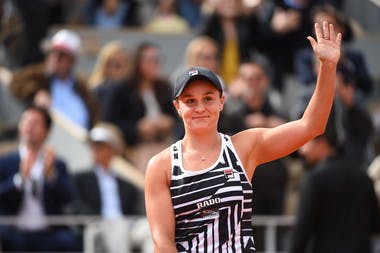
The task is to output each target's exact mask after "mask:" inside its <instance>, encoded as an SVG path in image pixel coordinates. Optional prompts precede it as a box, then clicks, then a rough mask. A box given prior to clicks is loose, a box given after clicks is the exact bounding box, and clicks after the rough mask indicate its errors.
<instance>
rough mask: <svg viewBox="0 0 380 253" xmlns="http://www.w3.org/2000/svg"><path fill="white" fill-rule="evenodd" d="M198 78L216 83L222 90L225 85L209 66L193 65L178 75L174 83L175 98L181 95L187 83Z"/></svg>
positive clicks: (216, 86)
mask: <svg viewBox="0 0 380 253" xmlns="http://www.w3.org/2000/svg"><path fill="white" fill-rule="evenodd" d="M196 80H206V81H208V82H210V83H211V84H212V85H214V86H215V88H217V89H218V90H219V91H220V92H223V85H222V83H221V81H220V78H219V77H218V76H217V75H216V74H215V73H214V72H212V71H211V70H209V69H207V68H202V67H191V68H188V69H186V70H185V71H183V72H181V73H180V74H179V75H178V77H177V80H176V82H175V84H174V99H176V98H178V97H179V96H180V95H181V93H182V91H183V90H184V89H185V87H186V85H187V84H189V83H191V82H193V81H196Z"/></svg>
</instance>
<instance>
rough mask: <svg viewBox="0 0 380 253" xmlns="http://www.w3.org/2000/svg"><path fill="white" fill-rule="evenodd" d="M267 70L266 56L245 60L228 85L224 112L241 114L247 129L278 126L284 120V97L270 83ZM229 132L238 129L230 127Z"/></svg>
mask: <svg viewBox="0 0 380 253" xmlns="http://www.w3.org/2000/svg"><path fill="white" fill-rule="evenodd" d="M258 59H259V58H258ZM268 71H269V66H268V65H267V64H266V63H265V62H264V60H254V61H247V62H244V63H242V64H241V65H240V67H239V72H238V76H237V78H236V80H235V82H234V83H233V84H231V85H230V86H229V91H230V95H231V97H230V99H229V100H227V102H226V108H225V112H226V114H229V115H236V114H238V115H239V116H240V118H241V120H242V124H243V128H244V129H247V128H254V127H275V126H278V125H280V124H283V123H285V119H284V117H282V116H281V115H280V113H279V112H278V108H280V105H281V98H279V95H278V94H277V93H276V91H274V89H273V88H272V87H271V79H270V74H269V73H268ZM237 131H239V130H237ZM230 132H232V133H235V132H236V130H233V129H231V130H230Z"/></svg>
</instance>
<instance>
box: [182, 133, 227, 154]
mask: <svg viewBox="0 0 380 253" xmlns="http://www.w3.org/2000/svg"><path fill="white" fill-rule="evenodd" d="M218 143H220V135H219V133H218V132H217V131H215V132H212V133H208V132H206V133H202V134H198V133H196V134H195V133H194V134H189V133H186V134H185V137H184V138H183V140H182V144H183V148H184V150H186V149H187V150H199V151H200V152H203V151H204V152H206V151H208V150H210V149H212V148H214V147H215V146H216V145H217V144H218Z"/></svg>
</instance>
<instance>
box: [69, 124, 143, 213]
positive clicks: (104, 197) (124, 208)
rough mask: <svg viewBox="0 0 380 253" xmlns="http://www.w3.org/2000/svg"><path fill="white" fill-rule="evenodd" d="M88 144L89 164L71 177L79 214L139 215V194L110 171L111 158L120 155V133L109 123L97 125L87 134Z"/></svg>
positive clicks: (134, 188) (140, 202) (121, 138)
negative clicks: (90, 155) (90, 164)
mask: <svg viewBox="0 0 380 253" xmlns="http://www.w3.org/2000/svg"><path fill="white" fill-rule="evenodd" d="M89 142H90V147H91V153H92V157H93V165H92V166H91V168H90V169H89V170H86V171H85V172H81V173H77V174H75V175H74V182H75V186H76V189H77V201H76V203H77V210H78V211H79V213H81V214H90V215H100V216H101V217H103V218H104V219H120V218H122V217H123V216H124V215H136V214H142V213H143V210H144V208H143V206H142V205H143V200H142V198H140V197H142V192H140V191H139V190H138V189H137V188H136V187H135V186H134V185H133V184H132V183H129V182H127V181H125V180H124V179H122V178H120V177H119V176H117V175H116V174H115V172H113V170H112V159H113V158H114V157H115V156H121V155H123V153H124V148H125V147H124V144H123V137H122V133H121V132H120V130H119V129H118V128H117V127H116V126H114V125H113V124H110V123H103V122H100V123H97V124H96V125H95V127H94V128H92V129H91V131H90V133H89Z"/></svg>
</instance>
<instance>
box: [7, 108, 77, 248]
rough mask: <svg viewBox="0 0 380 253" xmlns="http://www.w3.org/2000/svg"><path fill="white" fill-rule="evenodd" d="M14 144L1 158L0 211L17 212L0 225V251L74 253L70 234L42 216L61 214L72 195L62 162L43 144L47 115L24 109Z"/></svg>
mask: <svg viewBox="0 0 380 253" xmlns="http://www.w3.org/2000/svg"><path fill="white" fill-rule="evenodd" d="M18 127H19V128H18V129H19V139H20V141H19V148H18V151H15V152H13V153H10V154H6V155H3V156H1V157H0V199H1V201H0V214H1V215H11V216H17V220H16V222H15V224H14V225H9V226H8V225H7V226H1V228H0V238H1V240H2V241H1V245H2V249H3V250H4V251H18V252H25V251H39V252H41V251H48V252H52V251H70V252H73V251H77V250H79V248H78V242H77V240H76V237H75V236H74V234H73V233H72V232H71V231H70V230H69V229H68V228H65V227H62V226H59V227H56V226H50V225H49V223H48V220H47V215H62V214H63V213H64V212H63V210H64V207H65V206H66V205H67V204H69V203H70V201H71V200H72V197H73V187H72V184H71V181H70V178H69V176H68V172H67V168H66V165H65V163H64V162H63V161H61V160H59V159H57V158H56V157H55V154H54V151H53V150H52V149H51V148H49V147H47V146H46V145H45V140H46V139H47V137H48V134H49V131H50V128H51V118H50V116H49V114H48V112H47V111H46V110H45V109H44V108H40V107H35V106H33V107H28V108H27V109H26V110H25V111H24V112H23V114H22V116H21V120H20V122H19V125H18Z"/></svg>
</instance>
